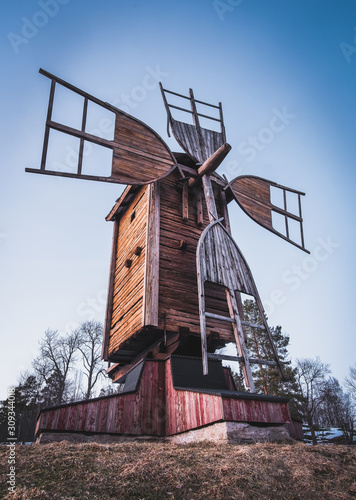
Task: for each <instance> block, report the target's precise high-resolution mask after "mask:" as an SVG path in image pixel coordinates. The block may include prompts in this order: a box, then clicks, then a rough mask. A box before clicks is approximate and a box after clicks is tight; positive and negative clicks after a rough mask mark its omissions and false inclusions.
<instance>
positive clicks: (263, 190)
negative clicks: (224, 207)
mask: <svg viewBox="0 0 356 500" xmlns="http://www.w3.org/2000/svg"><path fill="white" fill-rule="evenodd" d="M225 189H231V192H232V194H233V197H234V198H235V200H236V201H237V203H238V204H239V205H240V207H241V208H242V209H243V210H244V211H245V212H246V214H247V215H248V216H249V217H251V219H253V220H254V221H255V222H257V223H258V224H260V225H261V226H263V227H264V228H266V229H268V230H269V231H271V232H273V233H274V234H277V235H278V236H279V237H281V238H283V239H284V240H286V241H289V243H291V244H292V245H295V246H296V247H298V248H300V249H301V250H304V251H305V252H307V253H309V251H308V250H307V249H306V248H305V246H304V234H303V218H302V208H301V196H304V193H302V192H301V191H297V190H295V189H291V188H287V187H285V186H281V185H280V184H276V183H275V182H272V181H269V180H267V179H262V178H261V177H256V176H253V175H245V176H240V177H236V178H235V179H234V180H232V181H231V182H230V183H229V184H228V186H227V187H226V188H225ZM273 190H275V194H279V195H280V197H279V198H280V202H279V203H277V202H275V203H273V202H272V191H273ZM293 198H294V199H293ZM288 200H289V201H288ZM292 202H294V203H293V205H294V210H293V211H292V210H291V209H289V207H288V204H292ZM292 226H294V227H292Z"/></svg>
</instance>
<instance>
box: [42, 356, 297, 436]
mask: <svg viewBox="0 0 356 500" xmlns="http://www.w3.org/2000/svg"><path fill="white" fill-rule="evenodd" d="M225 376H226V379H227V381H228V387H229V388H230V389H234V385H233V382H232V379H231V374H230V373H229V372H228V370H227V369H225ZM221 421H235V422H250V423H260V424H285V423H289V422H290V421H291V420H290V416H289V410H288V406H287V402H286V400H285V399H284V398H271V397H268V396H267V397H266V396H257V395H256V397H255V398H254V397H253V396H251V395H243V394H241V393H236V391H234V390H230V391H221V392H219V391H215V393H214V391H211V392H210V393H209V391H204V390H199V389H189V390H178V389H176V388H175V387H174V383H173V379H172V371H171V360H170V359H168V360H164V361H147V360H146V361H145V364H144V367H143V371H142V373H141V377H140V379H139V382H138V386H137V387H136V390H135V392H130V393H121V394H115V395H111V396H105V397H100V398H96V399H92V400H89V401H81V402H77V403H72V404H66V405H62V406H59V407H55V408H49V409H44V410H42V411H41V413H40V415H39V418H38V421H37V427H36V434H37V435H39V434H40V433H42V432H51V431H55V432H66V433H67V432H76V433H89V434H101V433H104V434H125V435H136V436H143V435H149V436H170V435H174V434H177V433H180V432H185V431H188V430H191V429H195V428H198V427H202V426H205V425H208V424H211V423H214V422H221Z"/></svg>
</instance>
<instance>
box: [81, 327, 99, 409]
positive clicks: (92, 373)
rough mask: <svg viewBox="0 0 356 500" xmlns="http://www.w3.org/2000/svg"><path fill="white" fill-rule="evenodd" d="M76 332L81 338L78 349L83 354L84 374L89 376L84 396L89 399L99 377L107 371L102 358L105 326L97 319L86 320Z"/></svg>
mask: <svg viewBox="0 0 356 500" xmlns="http://www.w3.org/2000/svg"><path fill="white" fill-rule="evenodd" d="M76 334H77V336H78V340H79V342H78V349H79V351H80V352H81V354H82V361H83V368H84V375H85V376H86V378H87V381H86V382H87V383H86V388H85V392H84V398H85V399H89V398H90V397H91V396H92V393H93V389H94V386H95V384H96V383H97V381H98V380H99V377H100V376H102V375H104V373H105V368H104V364H103V361H102V360H101V343H102V338H103V326H102V324H101V323H99V322H97V321H85V322H84V323H81V325H80V327H79V328H78V330H76Z"/></svg>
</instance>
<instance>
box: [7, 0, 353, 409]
mask: <svg viewBox="0 0 356 500" xmlns="http://www.w3.org/2000/svg"><path fill="white" fill-rule="evenodd" d="M0 8H1V16H0V34H1V45H0V50H1V53H0V55H1V57H0V61H1V62H0V64H1V92H0V100H1V118H2V119H1V121H0V128H1V134H0V137H1V151H2V155H1V184H0V186H1V187H0V190H1V194H0V277H1V278H0V279H1V287H0V307H1V314H0V335H1V353H2V355H1V364H0V369H1V377H0V381H1V382H0V389H1V391H0V399H3V398H5V397H6V391H7V388H8V387H9V386H11V385H13V384H15V383H16V382H17V380H18V376H19V374H20V372H21V371H24V370H26V369H28V368H30V365H31V360H32V359H33V357H34V356H35V355H36V353H37V346H38V340H39V339H40V338H41V337H42V335H43V333H44V331H45V330H46V329H47V328H48V327H50V328H52V329H58V330H60V331H65V330H66V329H67V330H68V329H70V328H71V327H73V326H75V325H77V324H78V323H79V322H80V321H84V320H88V319H96V320H100V321H103V319H104V310H105V301H106V288H107V282H108V270H109V260H110V250H111V235H112V225H111V223H108V222H105V216H106V215H107V213H108V212H109V210H110V209H111V207H112V205H113V204H114V202H115V200H116V198H117V197H118V196H119V195H120V193H121V191H122V189H123V188H122V187H121V186H119V185H110V184H105V183H101V184H100V183H93V182H89V181H79V180H75V179H63V178H54V177H49V176H39V175H34V174H29V173H25V168H26V167H32V168H36V167H39V165H40V158H41V149H42V141H43V133H44V123H45V117H46V108H47V102H48V95H49V81H48V80H47V79H46V78H45V77H43V76H42V75H40V74H39V73H38V69H39V68H40V67H42V68H44V69H46V70H47V71H49V72H51V73H54V74H55V75H57V76H59V77H61V78H63V79H64V80H67V81H69V82H71V83H72V84H74V85H76V86H78V87H80V88H82V89H84V90H86V91H87V92H89V93H91V94H93V95H95V96H96V97H98V98H100V99H102V100H104V101H108V102H110V103H112V104H115V105H116V106H117V107H119V108H120V107H121V108H122V109H124V110H125V111H127V112H129V113H131V114H132V115H133V116H135V117H137V118H139V119H140V120H142V121H144V122H145V123H147V124H148V125H150V126H151V127H152V128H153V129H154V130H156V131H157V132H158V133H159V134H160V135H161V136H162V137H163V138H164V139H165V140H166V141H167V143H168V144H169V146H170V147H171V149H172V150H173V151H179V146H178V145H177V144H176V142H175V141H174V139H173V138H171V139H168V138H167V134H166V115H165V110H164V107H163V104H162V99H161V96H160V92H159V89H158V83H157V82H158V81H159V80H160V81H162V82H163V85H164V86H165V87H166V88H168V89H170V90H174V91H177V92H180V93H184V94H185V93H187V91H188V89H189V87H192V88H193V89H194V92H195V96H196V98H197V99H201V100H204V101H208V102H212V103H216V102H218V101H222V103H223V110H224V117H225V125H226V133H227V140H228V142H229V143H230V144H231V146H232V151H231V152H230V153H229V155H228V157H227V158H226V159H225V161H224V163H223V164H222V165H221V167H220V170H219V173H221V174H222V173H224V174H225V175H226V176H227V178H228V179H229V180H231V179H232V178H234V177H235V176H237V175H241V174H254V175H260V176H262V177H265V178H267V179H270V180H273V181H276V182H278V183H280V184H283V185H286V186H290V187H293V188H295V189H299V190H301V191H304V192H306V193H307V195H306V197H305V198H304V199H303V216H304V220H305V223H304V228H305V240H306V246H307V248H308V249H309V250H310V251H311V255H310V256H308V255H307V254H306V253H304V252H302V251H300V250H298V249H297V248H295V247H293V246H291V245H289V244H288V243H286V242H285V241H283V240H281V239H279V238H277V237H276V236H275V235H273V234H272V233H269V232H268V231H265V230H264V229H263V228H261V227H260V226H258V225H257V224H255V223H254V222H253V221H252V220H251V219H249V218H248V217H247V216H246V215H245V214H244V213H243V212H242V210H241V209H239V208H238V207H237V206H235V205H234V204H233V203H231V204H230V217H231V221H232V229H233V234H234V237H235V240H236V241H237V243H238V245H239V246H240V248H241V250H242V252H243V254H244V255H245V257H246V259H247V261H248V263H249V265H250V267H251V269H252V272H253V274H254V277H255V281H256V283H257V286H258V288H259V291H260V295H261V298H262V300H263V302H264V304H265V308H266V311H267V313H268V316H269V322H270V325H271V326H274V325H277V324H280V325H282V327H283V330H284V331H285V332H286V333H288V334H289V335H290V337H291V348H290V352H291V355H292V359H293V360H294V359H295V358H297V357H314V356H316V355H319V356H320V357H321V359H322V361H324V362H325V363H330V365H331V368H332V371H333V374H334V376H336V377H337V378H339V380H340V381H341V382H342V381H343V380H344V377H345V376H346V375H347V373H348V367H349V366H350V365H353V364H354V363H355V362H356V343H355V326H354V325H355V319H354V314H353V313H354V311H355V306H356V301H355V281H356V280H355V278H356V276H355V264H354V259H355V257H354V255H355V222H354V217H355V208H356V203H355V198H356V195H355V157H356V154H355V153H356V140H355V130H356V92H355V83H356V2H355V1H354V0H337V1H336V0H333V1H331V0H294V1H293V0H288V1H286V0H215V1H214V0H209V1H205V0H190V1H186V0H179V1H178V0H165V1H160V0H156V1H147V0H136V1H126V2H123V1H113V0H101V1H100V2H99V1H91V0H85V1H84V0H43V1H41V0H39V1H38V0H16V1H14V0H3V1H2V2H1V7H0ZM63 109H64V112H65V114H66V116H68V117H70V116H71V115H72V113H73V114H74V113H75V104H73V107H71V106H70V105H68V106H67V107H64V108H63ZM278 115H279V116H281V115H282V116H283V120H282V121H280V122H279V125H280V127H279V128H280V130H278V132H277V131H274V132H273V134H271V133H269V135H268V133H267V136H266V135H264V132H263V130H264V129H266V128H267V129H268V128H270V124H271V120H272V119H273V118H274V117H275V116H278ZM273 123H275V122H273ZM95 126H96V125H95V124H94V122H93V127H94V128H95ZM265 134H266V133H265ZM254 137H257V139H258V141H257V143H256V141H255V142H254V144H255V145H251V140H253V138H254ZM260 137H262V138H265V137H269V139H268V141H265V142H264V143H263V142H261V141H260V139H259V138H260ZM251 138H252V139H251ZM256 144H257V145H256Z"/></svg>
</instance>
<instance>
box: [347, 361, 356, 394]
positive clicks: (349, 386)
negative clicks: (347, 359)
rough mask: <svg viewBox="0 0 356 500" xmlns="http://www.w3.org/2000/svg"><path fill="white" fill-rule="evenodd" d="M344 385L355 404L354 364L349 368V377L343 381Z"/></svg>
mask: <svg viewBox="0 0 356 500" xmlns="http://www.w3.org/2000/svg"><path fill="white" fill-rule="evenodd" d="M345 385H346V387H347V389H348V391H349V394H350V396H351V399H352V400H353V401H354V402H355V403H356V364H355V366H350V369H349V376H348V377H346V379H345Z"/></svg>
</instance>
